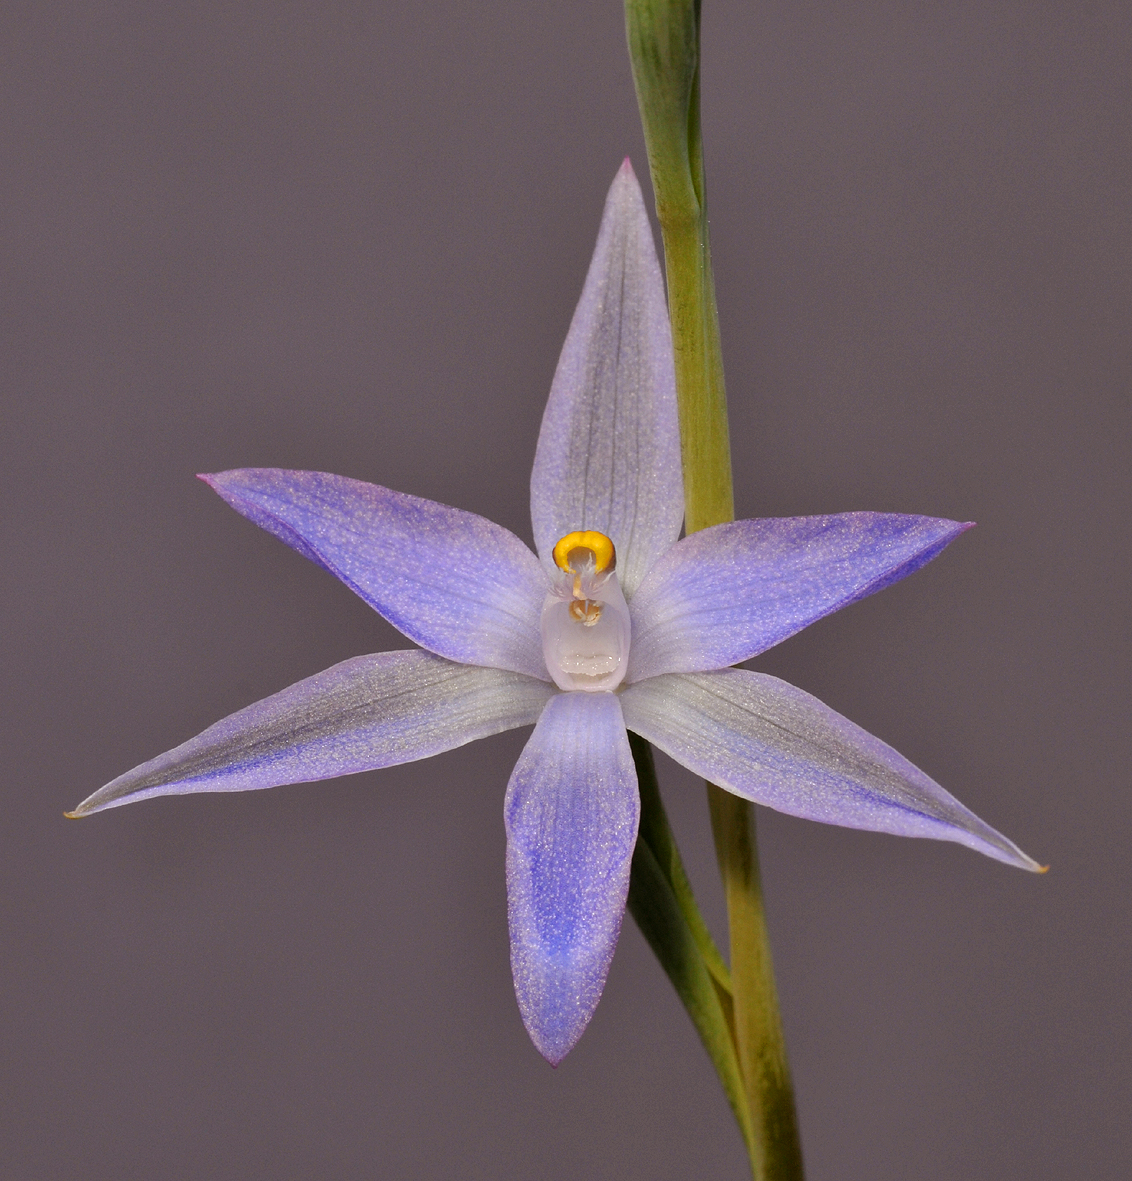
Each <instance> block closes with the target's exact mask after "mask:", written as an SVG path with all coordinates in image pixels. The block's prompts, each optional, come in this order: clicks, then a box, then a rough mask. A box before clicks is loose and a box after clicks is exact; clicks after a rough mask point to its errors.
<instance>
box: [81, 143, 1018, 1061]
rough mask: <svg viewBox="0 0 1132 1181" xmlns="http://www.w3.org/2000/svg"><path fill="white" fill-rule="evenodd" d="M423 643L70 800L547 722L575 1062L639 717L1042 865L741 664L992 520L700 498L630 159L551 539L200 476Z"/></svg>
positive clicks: (550, 967)
mask: <svg viewBox="0 0 1132 1181" xmlns="http://www.w3.org/2000/svg"><path fill="white" fill-rule="evenodd" d="M202 478H203V479H205V480H206V481H207V482H208V483H209V484H210V485H211V486H212V487H213V488H214V489H215V490H216V491H217V492H218V493H219V494H220V495H221V496H222V497H223V498H224V499H225V500H226V501H227V502H228V503H229V504H230V505H232V507H233V508H235V509H236V510H237V511H238V512H240V513H242V514H243V515H244V516H245V517H247V518H248V519H249V520H252V521H254V522H255V523H256V524H257V525H260V526H262V527H263V528H264V529H266V530H268V531H269V532H270V533H273V534H275V536H276V537H279V538H280V539H282V540H283V541H285V542H286V543H287V544H288V545H289V546H291V547H292V548H293V549H296V550H298V552H299V553H301V554H303V555H304V556H305V557H307V558H310V559H311V561H313V562H316V563H318V564H319V565H320V566H322V567H324V568H325V569H326V570H329V571H330V572H331V573H332V574H334V575H336V576H337V577H338V578H340V579H341V580H342V581H343V582H345V583H346V585H347V586H349V587H350V588H351V589H352V590H353V591H355V592H356V593H357V594H359V595H360V596H361V597H362V598H363V599H364V600H365V601H366V602H367V603H369V604H370V606H372V607H373V608H374V609H375V610H377V611H378V612H379V613H380V614H381V615H382V616H383V617H384V618H385V619H387V620H388V621H389V622H390V623H392V624H393V625H394V626H395V627H396V628H398V629H399V630H400V631H401V632H403V633H404V634H405V635H406V636H407V637H408V638H409V639H410V640H412V641H413V642H414V643H416V644H418V645H419V648H418V649H413V650H410V651H398V652H381V653H377V654H374V655H370V656H358V657H355V658H354V659H352V660H347V661H344V662H343V663H342V664H338V665H335V666H334V667H333V668H330V669H327V670H326V671H325V672H323V673H320V674H318V675H317V676H313V677H309V678H307V679H306V680H303V681H300V682H299V683H298V684H296V685H292V686H291V687H290V688H289V689H284V690H283V692H281V693H277V694H275V695H274V696H272V697H268V698H266V699H265V700H263V701H260V702H258V703H256V704H255V705H251V706H249V707H248V708H246V709H242V710H240V711H239V712H237V713H235V714H233V715H231V717H228V718H225V719H224V720H223V721H220V722H217V723H216V724H215V725H214V726H210V727H209V728H208V729H207V730H205V731H204V733H202V734H200V735H198V736H197V737H196V738H193V739H191V740H190V741H188V742H186V743H184V744H182V745H181V746H178V747H177V748H176V749H174V750H171V751H169V752H168V753H166V754H163V755H161V756H159V757H158V758H156V759H153V760H151V761H150V762H147V763H143V764H142V765H141V766H139V767H137V768H135V769H134V770H132V771H129V772H127V773H126V774H125V775H122V776H120V777H119V778H117V779H115V780H113V782H111V783H108V784H107V785H106V786H105V787H103V788H101V789H100V790H99V791H97V792H95V793H94V794H93V795H92V796H91V797H90V798H89V799H87V800H86V801H84V802H83V803H82V804H80V805H79V807H78V808H77V809H76V811H75V812H74V813H72V815H79V816H83V815H87V814H89V813H92V812H96V811H99V810H101V809H105V808H112V807H117V806H118V805H120V804H126V803H130V802H132V801H134V800H140V799H145V798H148V797H150V796H161V795H175V794H181V793H186V792H199V791H246V790H250V789H253V788H265V787H274V786H276V785H278V784H284V783H297V782H306V781H312V780H319V779H326V778H329V777H332V776H337V775H347V774H351V773H353V772H356V771H369V770H372V769H374V768H377V767H388V766H393V765H395V764H398V763H406V762H410V761H412V760H414V759H423V758H427V757H428V756H430V755H434V754H437V753H439V752H441V751H445V750H450V749H452V748H454V747H457V746H461V745H463V744H464V743H467V742H471V741H473V740H474V739H477V738H483V737H486V736H487V735H490V734H496V733H499V732H500V731H503V730H509V729H512V728H515V727H518V726H526V725H531V724H534V727H535V728H534V732H533V734H532V735H531V737H530V739H529V741H528V742H527V745H526V747H525V749H524V750H523V753H522V755H521V756H520V758H519V761H518V763H517V764H516V766H515V769H514V772H513V774H512V775H511V779H510V782H509V784H508V786H507V795H506V800H505V804H504V816H505V822H506V829H507V895H508V910H509V922H510V933H511V963H512V969H513V973H514V980H515V991H516V994H517V997H518V1002H519V1008H520V1010H521V1012H522V1017H523V1021H524V1023H525V1024H526V1027H527V1030H528V1031H529V1033H530V1035H531V1038H532V1040H533V1041H534V1043H535V1045H536V1046H537V1047H538V1049H539V1051H540V1052H541V1053H542V1054H543V1055H544V1056H545V1057H546V1058H547V1059H548V1060H549V1061H550V1062H551V1063H555V1064H556V1063H558V1062H559V1061H561V1059H562V1058H563V1057H564V1056H565V1055H566V1054H567V1053H568V1051H569V1050H570V1049H571V1048H572V1047H573V1045H574V1044H575V1043H576V1042H577V1040H578V1038H579V1037H580V1036H581V1034H582V1031H583V1030H584V1029H585V1027H586V1024H587V1022H588V1021H589V1019H590V1017H591V1015H592V1014H593V1011H594V1008H595V1007H596V1005H597V1003H598V1000H599V998H600V996H601V991H602V988H603V986H604V983H605V978H606V974H607V972H608V969H609V964H610V960H611V958H612V956H613V950H614V947H615V945H616V943H617V937H618V933H619V931H620V927H621V920H622V916H623V914H624V910H625V898H626V892H627V890H628V885H629V869H630V862H631V859H632V855H633V847H634V843H635V841H636V837H637V824H638V817H639V811H640V805H639V801H638V795H637V779H636V773H635V769H634V764H633V758H632V755H631V753H630V748H629V743H628V739H627V736H626V728H628V729H630V730H632V731H634V732H635V733H637V734H639V735H641V736H642V737H644V738H646V739H648V741H650V742H652V743H654V744H655V745H656V746H658V747H659V748H660V749H661V750H662V751H664V752H665V753H666V754H668V755H669V756H670V757H671V758H673V759H675V760H676V762H678V763H681V764H682V765H683V766H685V767H687V768H688V769H690V770H691V771H693V772H695V773H696V774H697V775H702V776H703V777H705V778H706V779H709V780H711V781H712V782H713V783H716V784H719V785H720V786H721V787H723V788H725V789H727V790H728V791H730V792H734V793H735V794H736V795H738V796H742V797H743V798H744V799H748V800H753V801H755V802H756V803H759V804H765V805H766V806H768V807H771V808H776V809H778V810H779V811H781V812H787V813H790V814H791V815H794V816H804V817H808V818H810V819H812V820H820V821H824V822H825V823H828V824H841V825H847V826H849V827H852V828H863V829H872V830H874V831H879V832H889V833H896V834H898V835H901V836H914V837H936V838H939V839H942V840H949V841H957V842H959V843H960V844H963V845H967V846H969V847H970V848H972V849H976V850H978V851H979V852H982V853H985V854H987V855H988V856H990V857H994V858H997V859H998V860H1000V861H1005V862H1007V863H1008V864H1010V865H1016V866H1020V867H1022V868H1025V869H1030V870H1036V869H1038V868H1039V867H1038V866H1037V864H1036V863H1035V862H1034V861H1032V860H1031V859H1030V858H1029V857H1027V856H1026V855H1025V854H1024V853H1022V852H1021V851H1020V850H1019V849H1018V848H1017V847H1016V846H1015V845H1014V844H1012V843H1011V842H1010V841H1009V840H1007V839H1006V838H1005V837H1003V836H1002V835H1000V834H999V833H998V832H996V831H995V830H994V829H993V828H991V827H989V826H988V825H986V824H984V823H983V822H982V821H981V820H980V819H979V818H978V817H977V816H975V815H974V814H973V813H971V812H970V811H968V810H967V809H966V808H964V807H963V805H962V804H960V803H959V802H958V800H956V799H955V798H954V797H952V796H951V795H949V794H948V793H947V792H946V791H944V790H943V788H941V787H940V786H939V785H938V784H936V783H934V782H933V781H932V780H931V779H929V778H928V776H927V775H925V774H924V773H923V772H922V771H920V770H919V769H918V768H916V767H914V766H913V765H912V764H911V763H909V762H908V761H907V760H906V759H904V758H903V757H901V755H899V754H898V753H897V752H896V751H894V750H893V749H892V748H891V747H889V746H886V745H885V744H884V743H883V742H881V741H879V740H878V739H876V738H874V737H872V736H871V735H869V734H867V733H866V732H865V731H864V730H862V729H860V728H859V727H857V726H855V725H854V724H853V723H852V722H850V721H847V720H846V719H845V718H843V717H841V716H840V715H838V714H836V713H834V711H833V710H831V709H829V708H828V707H826V706H825V705H823V704H822V703H821V702H820V701H818V700H817V699H816V698H814V697H811V696H810V695H809V694H808V693H804V692H803V691H802V690H800V689H796V688H794V687H793V686H791V685H788V684H786V683H784V682H783V681H780V680H777V679H776V678H774V677H771V676H766V675H764V674H762V673H757V672H750V671H747V670H743V669H738V668H734V667H732V666H734V665H737V664H740V663H741V662H743V661H746V660H749V659H750V658H751V657H753V656H757V655H758V654H759V653H760V652H763V651H765V650H766V649H768V648H770V647H771V646H772V645H774V644H777V643H779V642H780V641H782V640H784V639H786V637H787V636H790V635H793V634H794V633H795V632H797V631H799V630H801V629H802V628H804V627H806V626H807V625H808V624H810V623H813V622H814V621H815V620H817V619H820V618H821V617H822V616H823V615H828V614H829V613H830V612H832V611H836V610H838V609H839V608H841V607H844V606H846V605H848V604H849V603H853V602H856V601H857V600H858V599H861V598H863V597H865V596H866V595H870V594H872V593H873V592H874V591H878V590H880V589H881V588H882V587H885V586H888V585H889V584H890V583H892V582H895V581H897V580H898V579H900V578H903V577H904V576H905V575H907V574H910V573H912V571H914V570H916V569H918V568H919V567H920V566H922V565H924V563H925V562H928V561H930V560H931V559H932V558H934V557H935V556H936V555H937V554H938V553H939V552H940V551H941V550H942V549H943V548H944V546H946V545H947V544H948V543H949V542H951V541H952V540H953V539H954V538H955V537H957V536H958V535H959V534H960V533H962V532H963V531H964V529H966V528H967V526H966V525H963V524H959V523H957V522H954V521H945V520H937V519H935V518H931V517H920V516H903V515H897V514H892V513H864V512H860V513H840V514H836V515H832V516H820V517H792V518H786V519H780V520H749V521H735V522H733V523H731V524H726V525H720V526H717V527H715V528H711V529H705V530H703V531H701V532H699V533H695V534H693V535H692V536H689V537H686V538H684V539H683V540H679V536H680V531H681V527H682V523H683V516H684V507H683V495H682V484H681V465H680V440H679V433H678V427H677V417H676V396H675V379H674V373H673V362H672V341H671V336H670V330H669V323H668V314H667V310H666V306H665V300H664V286H663V280H662V277H661V271H660V265H659V262H658V259H657V256H656V250H655V247H654V244H653V238H652V232H651V229H650V227H649V222H648V217H647V215H646V212H645V206H644V202H643V199H642V196H641V190H640V186H639V185H638V183H637V180H636V177H635V176H634V175H633V172H632V169H631V167H630V166H629V163H628V161H626V162H625V164H624V166H623V167H622V169H621V170H620V172H619V173H618V175H617V177H616V179H615V180H614V182H613V186H612V188H611V189H610V192H609V196H608V198H607V201H606V205H605V212H604V216H603V219H602V223H601V229H600V232H599V235H598V240H597V247H596V249H595V252H594V256H593V261H592V263H591V265H590V270H589V274H588V276H587V278H586V283H585V287H584V290H583V292H582V297H581V301H580V302H579V304H578V307H577V310H576V312H575V314H574V318H573V321H572V323H571V325H570V331H569V334H568V336H567V338H566V343H565V346H564V348H563V350H562V355H561V358H560V360H559V363H558V368H557V371H556V373H555V376H554V382H553V385H552V388H551V392H550V400H549V403H548V404H547V407H546V412H545V415H544V417H543V421H542V429H541V431H540V434H539V440H538V448H537V451H536V454H535V464H534V471H533V473H532V476H531V516H532V521H533V526H534V538H535V548H536V550H537V553H538V556H537V557H536V556H535V554H533V553H532V552H531V551H530V550H529V549H528V548H527V546H526V545H525V544H524V543H523V542H522V541H520V540H519V538H517V537H516V536H514V534H512V533H510V532H508V531H507V530H506V529H504V528H502V527H501V526H499V525H495V524H493V523H492V522H490V521H487V520H485V519H484V518H482V517H479V516H477V515H475V514H473V513H469V512H463V511H461V510H459V509H455V508H449V507H447V506H445V505H441V504H437V503H435V502H433V501H429V500H422V499H420V498H418V497H415V496H407V495H405V494H403V493H400V492H393V491H391V490H389V489H387V488H381V487H378V486H375V485H373V484H367V483H363V482H362V481H359V480H351V479H346V478H345V477H343V476H335V475H327V474H325V473H321V472H301V471H282V470H276V469H245V470H240V471H229V472H222V473H220V474H218V475H210V476H204V477H202Z"/></svg>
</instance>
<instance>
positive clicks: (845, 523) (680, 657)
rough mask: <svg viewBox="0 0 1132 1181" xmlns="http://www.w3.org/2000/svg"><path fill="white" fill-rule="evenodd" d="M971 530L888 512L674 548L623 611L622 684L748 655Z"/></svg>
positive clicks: (753, 528) (761, 528)
mask: <svg viewBox="0 0 1132 1181" xmlns="http://www.w3.org/2000/svg"><path fill="white" fill-rule="evenodd" d="M969 528H970V525H964V524H960V523H959V522H957V521H945V520H940V519H939V518H937V517H916V516H905V515H903V514H897V513H837V514H834V515H832V516H823V517H775V518H767V519H764V520H755V521H732V522H730V523H729V524H727V525H716V526H714V527H713V528H711V529H702V530H700V532H698V533H693V534H692V535H691V536H690V537H685V538H684V539H683V541H680V542H677V544H676V545H674V546H673V547H672V548H671V549H670V550H669V551H668V552H667V553H666V554H665V555H664V557H662V558H661V559H660V561H659V562H658V563H657V564H656V565H655V566H654V567H653V569H652V570H651V571H650V573H649V575H648V578H647V579H646V580H645V582H644V583H643V585H642V586H641V588H640V589H639V590H638V592H637V594H636V596H635V597H634V599H633V601H632V602H631V604H630V610H631V612H632V618H633V647H632V651H631V653H630V659H629V672H628V676H627V678H626V679H627V680H629V681H630V682H631V681H639V680H644V679H645V678H646V677H654V676H657V675H658V674H660V673H669V672H704V671H707V670H709V669H716V668H725V667H726V666H727V665H730V664H739V663H740V662H741V661H744V660H749V659H750V658H751V657H752V656H757V655H758V654H759V653H760V652H764V651H766V649H767V648H771V647H773V646H774V645H775V644H778V643H780V642H781V641H782V640H785V639H786V638H787V636H792V635H793V634H794V633H795V632H798V631H801V630H802V628H804V627H807V626H808V625H809V624H811V623H813V622H814V621H815V620H818V619H820V618H821V617H822V616H823V615H829V614H830V613H831V612H833V611H837V610H839V609H840V608H841V607H846V606H848V605H849V604H850V603H853V602H856V601H857V600H858V599H863V598H865V597H866V596H867V595H871V594H873V593H875V592H876V591H878V590H882V589H883V588H884V587H886V586H890V585H891V584H892V583H894V582H898V581H899V580H900V579H901V578H904V577H906V576H907V575H909V574H911V573H912V572H913V571H914V570H918V569H919V568H920V567H921V566H923V565H924V564H925V563H926V562H929V561H931V559H932V558H934V557H935V556H936V554H938V553H939V552H940V551H941V550H942V549H943V548H944V546H946V545H947V544H948V542H950V541H953V540H954V539H955V538H956V537H958V536H959V534H960V533H962V532H963V531H964V530H966V529H969Z"/></svg>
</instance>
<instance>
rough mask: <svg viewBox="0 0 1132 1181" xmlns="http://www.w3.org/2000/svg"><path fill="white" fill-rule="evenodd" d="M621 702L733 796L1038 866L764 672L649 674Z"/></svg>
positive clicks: (636, 726) (909, 769)
mask: <svg viewBox="0 0 1132 1181" xmlns="http://www.w3.org/2000/svg"><path fill="white" fill-rule="evenodd" d="M621 706H622V709H623V710H624V714H625V724H626V725H627V726H628V727H629V729H630V730H633V731H634V732H636V733H637V734H640V735H641V737H642V738H647V739H648V740H649V741H650V742H652V743H654V744H655V745H656V746H658V747H660V749H661V750H663V751H664V752H665V753H666V754H668V755H670V756H671V757H672V758H674V759H675V760H676V761H677V762H678V763H681V764H682V765H683V766H685V767H687V768H688V769H689V770H691V771H694V772H695V773H696V774H697V775H702V776H703V777H704V778H705V779H708V780H710V781H711V782H712V783H717V784H718V785H719V786H720V787H724V788H726V789H727V790H728V791H731V792H734V793H735V794H736V795H738V796H743V797H744V799H748V800H754V801H755V803H757V804H765V805H766V806H767V807H768V808H775V809H777V810H778V811H779V812H788V813H790V815H792V816H804V817H805V818H806V819H808V820H820V821H823V822H824V823H826V824H842V825H845V826H846V827H848V828H866V829H871V830H873V831H874V832H890V833H895V834H896V835H897V836H905V837H935V838H937V839H938V840H943V841H957V842H958V843H959V844H961V845H967V846H968V847H969V848H971V849H976V850H978V852H980V853H985V854H986V855H987V856H988V857H994V858H996V859H997V860H999V861H1005V862H1006V863H1007V864H1008V865H1016V866H1018V867H1019V868H1021V869H1029V870H1039V869H1040V868H1041V867H1040V866H1039V865H1038V864H1037V862H1035V861H1032V860H1031V859H1030V858H1029V857H1027V856H1026V854H1025V853H1023V852H1022V851H1021V850H1020V849H1019V848H1018V847H1017V845H1015V844H1013V843H1012V842H1011V841H1008V840H1007V839H1006V837H1004V836H1003V835H1002V834H1001V833H998V832H995V830H994V829H993V828H991V827H990V825H988V824H984V823H983V822H982V821H981V820H980V819H979V818H978V817H977V816H976V815H975V814H974V813H973V812H969V811H968V810H967V809H966V808H964V807H963V805H962V804H961V803H960V802H959V801H958V800H957V799H956V798H955V797H954V796H952V795H949V794H948V793H947V792H946V791H944V790H943V788H942V787H940V786H939V784H938V783H935V782H934V781H933V780H931V779H929V778H928V777H927V776H926V775H925V774H924V773H923V771H921V770H920V769H919V768H918V767H914V766H913V765H912V764H911V763H910V762H908V760H907V759H906V758H904V757H903V756H902V755H899V754H897V752H896V751H894V750H893V749H892V747H890V746H887V745H886V744H885V743H883V742H881V741H880V739H879V738H874V737H873V736H872V735H871V734H869V733H867V732H866V731H864V730H862V729H861V727H860V726H855V725H854V724H853V723H852V722H850V721H849V720H848V719H846V718H843V717H842V716H841V715H840V714H838V713H834V711H833V710H831V709H830V708H829V707H828V706H826V705H823V704H822V703H821V702H820V701H818V699H817V698H816V697H811V696H810V694H809V693H803V692H802V690H801V689H796V688H795V687H794V686H793V685H788V684H786V682H785V681H780V680H778V679H777V678H775V677H768V676H765V675H764V674H762V673H753V672H746V671H744V670H742V669H726V670H724V671H721V672H714V673H700V674H698V675H670V676H661V677H655V678H654V679H652V680H649V681H642V682H641V683H640V684H637V685H633V686H632V687H631V688H629V689H627V690H626V691H625V692H624V693H623V694H622V696H621Z"/></svg>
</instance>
